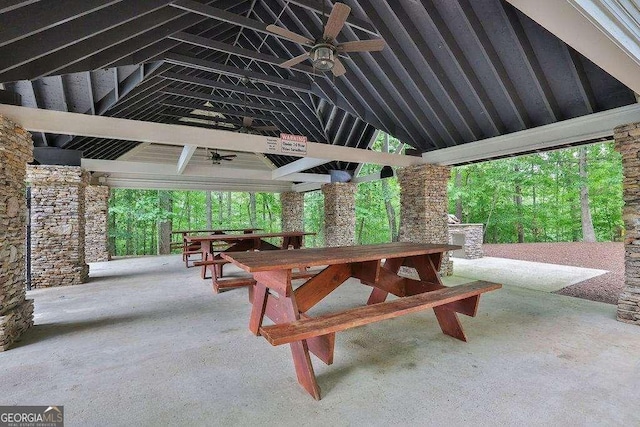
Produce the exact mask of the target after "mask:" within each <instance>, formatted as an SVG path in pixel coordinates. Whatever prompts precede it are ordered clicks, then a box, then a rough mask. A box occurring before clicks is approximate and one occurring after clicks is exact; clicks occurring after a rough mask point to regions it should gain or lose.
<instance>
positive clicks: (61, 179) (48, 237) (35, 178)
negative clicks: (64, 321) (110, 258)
mask: <svg viewBox="0 0 640 427" xmlns="http://www.w3.org/2000/svg"><path fill="white" fill-rule="evenodd" d="M88 180H89V174H88V173H87V172H85V171H83V170H82V168H80V167H79V166H28V167H27V181H28V182H29V183H30V184H31V285H32V286H33V287H35V288H48V287H53V286H68V285H77V284H80V283H84V282H86V280H87V278H88V276H89V266H88V265H87V264H86V263H85V258H84V244H85V216H84V212H85V188H86V186H87V184H88Z"/></svg>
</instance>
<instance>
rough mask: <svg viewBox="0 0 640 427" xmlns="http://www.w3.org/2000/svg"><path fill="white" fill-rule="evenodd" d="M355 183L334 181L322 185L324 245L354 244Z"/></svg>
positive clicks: (356, 187) (356, 189)
mask: <svg viewBox="0 0 640 427" xmlns="http://www.w3.org/2000/svg"><path fill="white" fill-rule="evenodd" d="M357 191H358V186H357V184H354V183H351V182H334V183H331V184H324V185H323V186H322V194H324V245H325V246H327V247H335V246H351V245H355V244H356V192H357Z"/></svg>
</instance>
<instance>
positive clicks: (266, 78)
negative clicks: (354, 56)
mask: <svg viewBox="0 0 640 427" xmlns="http://www.w3.org/2000/svg"><path fill="white" fill-rule="evenodd" d="M165 61H167V62H169V63H170V64H175V65H181V66H183V67H188V68H195V69H198V70H203V71H209V72H212V73H221V74H227V75H230V76H235V77H247V78H248V79H253V80H257V81H259V82H261V83H264V84H268V85H274V86H280V87H284V88H288V89H292V90H298V91H302V92H311V85H310V84H308V83H304V82H301V81H297V80H291V79H283V78H280V77H276V76H271V75H267V74H262V73H257V72H255V71H251V70H242V69H239V68H235V67H230V66H228V65H223V64H219V63H217V62H211V61H205V60H201V59H198V58H193V57H189V56H186V55H179V54H176V53H169V54H167V55H166V56H165Z"/></svg>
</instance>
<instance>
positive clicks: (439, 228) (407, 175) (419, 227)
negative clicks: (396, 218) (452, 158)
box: [397, 165, 453, 276]
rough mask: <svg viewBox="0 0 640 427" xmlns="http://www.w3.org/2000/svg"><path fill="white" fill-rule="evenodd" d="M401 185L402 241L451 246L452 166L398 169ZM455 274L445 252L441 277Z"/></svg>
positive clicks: (419, 166) (423, 166)
mask: <svg viewBox="0 0 640 427" xmlns="http://www.w3.org/2000/svg"><path fill="white" fill-rule="evenodd" d="M397 173H398V182H399V183H400V241H401V242H414V243H435V244H448V243H449V229H448V220H449V215H448V213H447V209H448V205H449V202H448V199H447V182H448V180H449V176H450V175H451V169H450V168H449V167H448V166H437V165H418V166H409V167H406V168H402V169H398V171H397ZM451 274H453V262H452V261H451V260H450V259H449V254H448V253H445V254H443V257H442V263H441V265H440V275H441V276H450V275H451Z"/></svg>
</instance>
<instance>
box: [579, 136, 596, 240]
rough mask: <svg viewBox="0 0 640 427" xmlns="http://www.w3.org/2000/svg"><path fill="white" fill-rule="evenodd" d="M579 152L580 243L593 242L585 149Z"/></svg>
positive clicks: (593, 233) (594, 233)
mask: <svg viewBox="0 0 640 427" xmlns="http://www.w3.org/2000/svg"><path fill="white" fill-rule="evenodd" d="M578 152H579V159H580V162H579V168H580V211H581V219H582V241H583V242H595V241H596V232H595V230H594V229H593V220H592V219H591V210H590V204H589V186H588V182H589V181H588V176H587V149H586V148H585V147H580V149H579V150H578Z"/></svg>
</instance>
